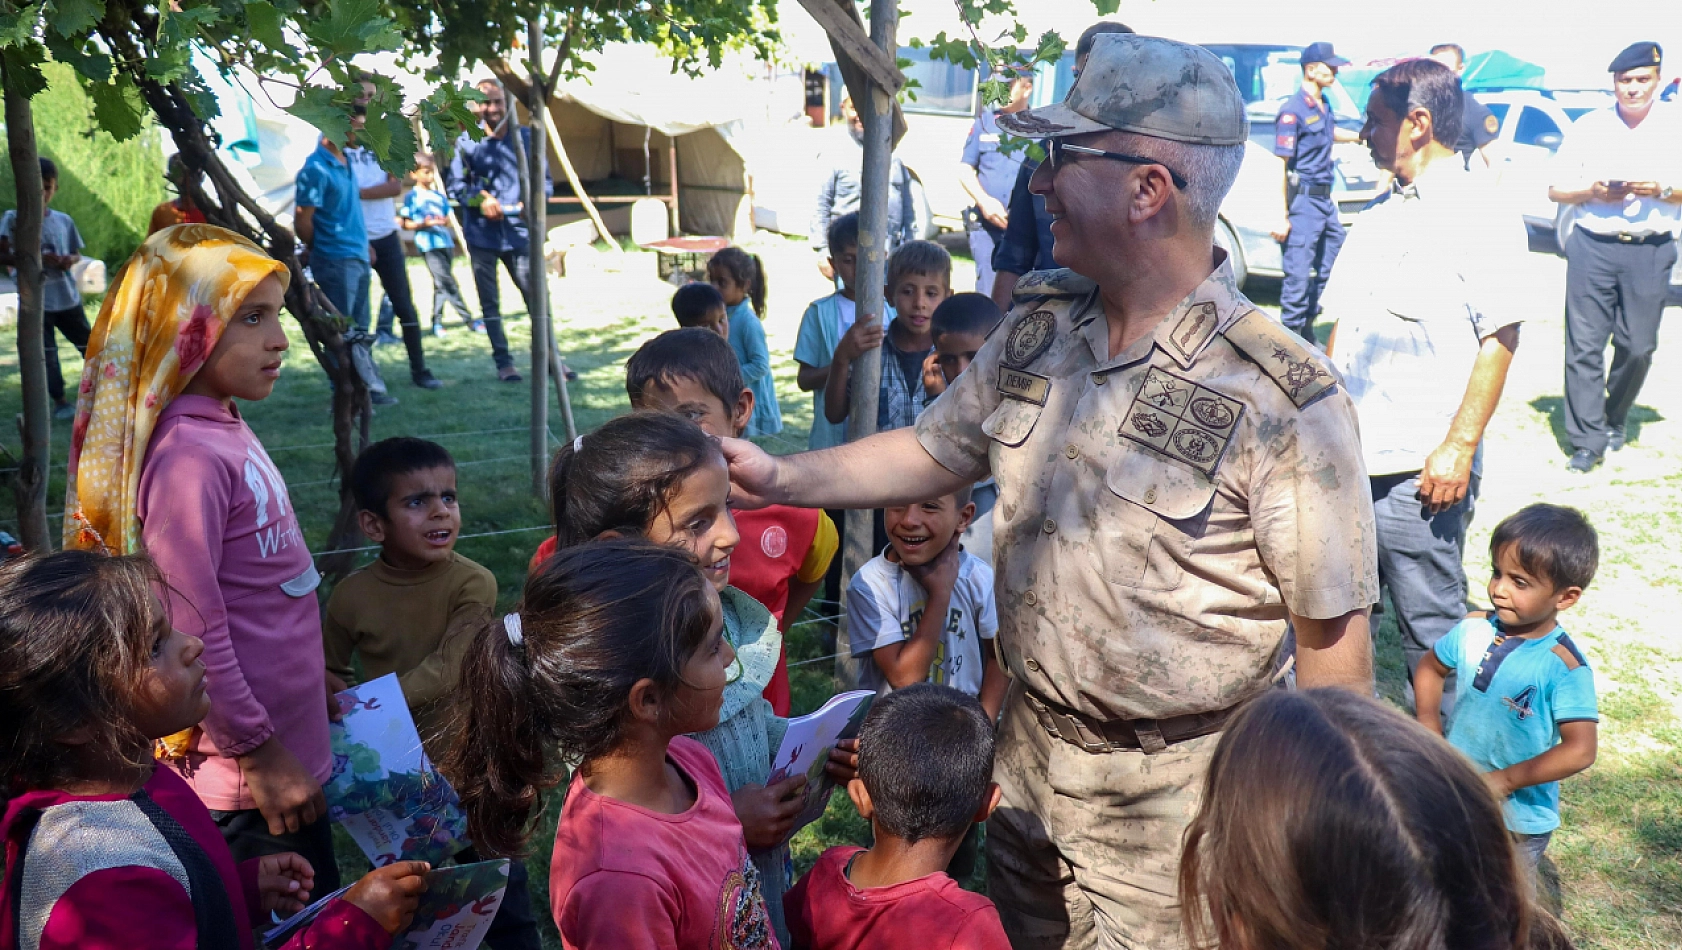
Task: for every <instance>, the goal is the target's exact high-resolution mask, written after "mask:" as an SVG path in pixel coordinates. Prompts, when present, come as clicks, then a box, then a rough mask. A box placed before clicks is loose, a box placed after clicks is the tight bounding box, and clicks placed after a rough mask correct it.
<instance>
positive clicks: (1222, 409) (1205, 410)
mask: <svg viewBox="0 0 1682 950" xmlns="http://www.w3.org/2000/svg"><path fill="white" fill-rule="evenodd" d="M1243 415H1244V404H1243V403H1241V402H1239V401H1238V400H1236V399H1233V398H1231V397H1229V396H1223V395H1221V394H1220V393H1218V392H1215V391H1214V390H1213V389H1210V388H1208V387H1206V386H1199V385H1198V384H1197V383H1194V382H1192V381H1191V380H1189V379H1183V378H1181V377H1179V376H1176V375H1174V374H1173V373H1170V372H1167V371H1166V370H1163V369H1161V368H1158V367H1154V366H1153V367H1151V371H1150V372H1149V373H1147V374H1145V382H1144V385H1142V386H1140V387H1139V392H1138V393H1137V394H1136V395H1135V396H1134V397H1133V404H1132V405H1130V406H1128V407H1127V414H1126V415H1125V416H1123V417H1122V420H1121V428H1120V429H1119V430H1117V434H1118V435H1122V436H1125V437H1126V438H1129V439H1132V440H1133V441H1135V442H1137V443H1139V444H1140V445H1144V446H1146V447H1148V448H1150V449H1152V450H1154V451H1156V452H1158V453H1160V454H1162V455H1166V456H1168V457H1169V458H1171V459H1173V460H1175V461H1177V462H1181V463H1183V464H1185V465H1189V466H1191V467H1192V468H1194V469H1196V470H1198V471H1200V472H1202V473H1203V474H1205V475H1210V476H1213V475H1214V474H1215V469H1217V468H1219V467H1220V464H1221V458H1222V456H1224V455H1226V449H1227V446H1228V445H1229V444H1231V442H1232V436H1233V433H1234V432H1235V431H1236V430H1237V429H1238V420H1239V419H1240V418H1241V417H1242V416H1243Z"/></svg>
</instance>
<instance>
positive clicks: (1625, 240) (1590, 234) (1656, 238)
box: [1577, 227, 1675, 244]
mask: <svg viewBox="0 0 1682 950" xmlns="http://www.w3.org/2000/svg"><path fill="white" fill-rule="evenodd" d="M1577 230H1578V231H1579V232H1581V233H1582V235H1583V237H1586V238H1588V239H1589V240H1591V241H1599V242H1600V243H1601V244H1669V243H1670V242H1671V240H1672V239H1674V238H1675V235H1674V234H1671V233H1670V232H1669V231H1660V232H1658V233H1656V234H1655V233H1653V232H1650V231H1649V232H1647V233H1646V234H1629V233H1627V232H1624V231H1619V232H1616V233H1614V234H1601V233H1600V232H1598V231H1590V230H1589V229H1588V228H1581V227H1580V228H1578V229H1577Z"/></svg>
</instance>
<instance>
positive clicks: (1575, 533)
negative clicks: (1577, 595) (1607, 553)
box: [1489, 503, 1600, 590]
mask: <svg viewBox="0 0 1682 950" xmlns="http://www.w3.org/2000/svg"><path fill="white" fill-rule="evenodd" d="M1508 545H1516V547H1515V548H1514V550H1513V554H1514V555H1515V556H1516V557H1517V558H1518V563H1519V566H1520V567H1523V568H1524V569H1525V570H1526V571H1529V572H1530V573H1532V574H1535V575H1536V576H1537V577H1544V578H1547V581H1548V583H1550V584H1552V585H1553V586H1554V588H1555V589H1557V590H1564V589H1565V588H1567V587H1587V586H1589V582H1590V581H1592V580H1594V573H1595V571H1596V570H1597V569H1598V568H1599V566H1600V539H1599V537H1598V536H1597V535H1596V534H1595V530H1594V525H1591V524H1589V519H1588V516H1586V515H1584V514H1583V513H1582V512H1581V511H1578V510H1577V509H1575V508H1567V507H1565V506H1564V505H1549V504H1543V503H1537V504H1534V505H1527V506H1526V507H1524V508H1520V509H1519V510H1518V511H1517V512H1514V513H1513V514H1511V515H1509V516H1508V517H1506V518H1505V519H1503V520H1502V521H1501V523H1500V524H1498V525H1496V526H1495V535H1494V537H1492V538H1490V539H1489V553H1490V555H1491V556H1495V555H1498V554H1499V553H1500V552H1501V551H1504V550H1506V548H1507V546H1508Z"/></svg>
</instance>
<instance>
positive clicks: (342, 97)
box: [286, 86, 353, 146]
mask: <svg viewBox="0 0 1682 950" xmlns="http://www.w3.org/2000/svg"><path fill="white" fill-rule="evenodd" d="M352 98H353V96H352V95H351V93H350V92H349V91H348V90H344V89H327V88H324V87H322V86H307V87H305V88H303V89H300V90H298V96H297V98H295V99H293V100H292V104H291V105H289V106H287V107H286V111H287V112H289V113H291V114H292V115H293V116H296V117H297V118H298V119H299V120H301V121H303V122H307V123H309V124H310V125H313V126H315V127H316V129H318V130H319V131H320V132H321V134H322V135H323V136H325V137H326V138H329V139H332V140H333V141H334V142H336V143H338V144H339V145H341V146H343V145H344V144H345V140H346V139H347V138H349V136H350V113H349V111H348V107H349V105H350V102H351V99H352Z"/></svg>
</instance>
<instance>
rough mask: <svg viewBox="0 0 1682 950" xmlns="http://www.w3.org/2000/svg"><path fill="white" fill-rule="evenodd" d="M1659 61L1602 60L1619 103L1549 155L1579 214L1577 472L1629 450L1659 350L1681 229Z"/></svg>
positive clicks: (1572, 310) (1676, 121) (1573, 288)
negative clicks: (1630, 425)
mask: <svg viewBox="0 0 1682 950" xmlns="http://www.w3.org/2000/svg"><path fill="white" fill-rule="evenodd" d="M1663 63H1664V51H1663V50H1662V49H1660V48H1659V44H1657V43H1636V44H1634V45H1632V46H1629V47H1628V48H1626V49H1625V50H1624V51H1623V52H1621V53H1619V54H1618V56H1617V58H1616V59H1614V60H1612V63H1611V65H1609V66H1608V67H1607V69H1608V70H1609V71H1610V72H1611V73H1612V86H1613V91H1614V92H1615V93H1616V96H1617V101H1616V103H1615V104H1614V105H1613V106H1612V107H1610V108H1606V109H1598V110H1596V111H1594V112H1589V113H1585V114H1584V115H1583V116H1582V117H1581V118H1579V119H1578V120H1577V121H1576V122H1574V123H1573V124H1572V126H1571V131H1570V132H1569V133H1568V134H1567V135H1566V139H1565V144H1564V146H1562V147H1561V148H1560V150H1559V156H1558V157H1557V158H1556V159H1555V160H1554V167H1555V168H1556V169H1559V171H1558V173H1557V176H1558V177H1556V178H1555V182H1556V183H1555V184H1554V186H1553V187H1551V188H1549V189H1548V197H1549V198H1551V199H1553V200H1554V201H1558V202H1560V203H1562V204H1570V205H1576V206H1577V209H1578V210H1577V220H1576V227H1575V229H1574V230H1573V231H1572V232H1571V236H1570V237H1568V238H1566V240H1565V260H1566V270H1565V431H1566V434H1567V435H1568V436H1569V437H1570V439H1571V446H1572V448H1573V449H1574V450H1575V451H1574V454H1573V455H1572V456H1571V461H1570V463H1569V467H1570V469H1571V471H1574V472H1587V471H1590V470H1591V469H1593V468H1594V467H1595V466H1597V465H1599V464H1600V463H1601V460H1602V459H1603V458H1605V454H1606V452H1607V451H1608V450H1610V451H1613V452H1616V451H1618V450H1619V449H1621V448H1623V447H1624V443H1625V441H1626V440H1627V439H1628V434H1627V431H1626V430H1625V428H1624V423H1625V420H1626V419H1627V418H1628V416H1629V410H1630V408H1631V407H1632V406H1634V405H1635V397H1636V396H1637V395H1638V394H1639V393H1640V392H1641V384H1642V382H1644V381H1645V380H1646V378H1647V370H1648V368H1649V367H1650V366H1652V364H1653V351H1654V350H1655V349H1657V348H1658V345H1659V316H1660V314H1661V313H1663V311H1664V298H1665V291H1666V285H1667V284H1668V283H1669V274H1670V269H1671V267H1672V266H1673V265H1674V264H1675V263H1676V232H1677V229H1678V228H1679V227H1682V107H1678V106H1676V105H1674V104H1661V103H1660V102H1659V97H1658V92H1659V89H1660V87H1661V86H1662V85H1663V83H1662V82H1661V77H1660V70H1661V69H1662V67H1663ZM1608 339H1610V340H1611V341H1612V368H1611V371H1610V372H1607V370H1606V369H1605V366H1606V363H1605V359H1606V341H1607V340H1608Z"/></svg>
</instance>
